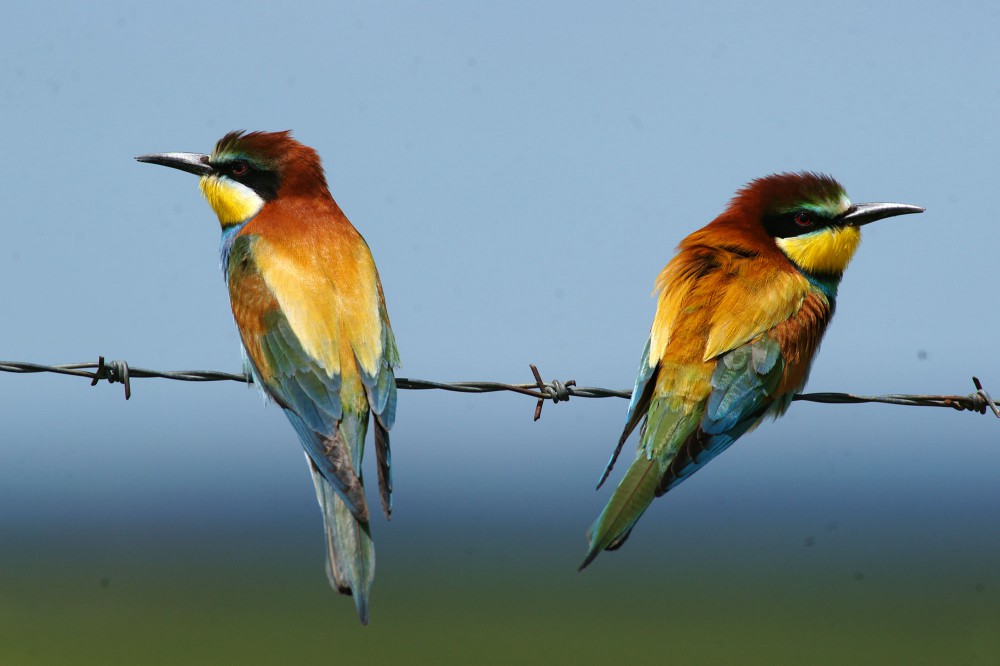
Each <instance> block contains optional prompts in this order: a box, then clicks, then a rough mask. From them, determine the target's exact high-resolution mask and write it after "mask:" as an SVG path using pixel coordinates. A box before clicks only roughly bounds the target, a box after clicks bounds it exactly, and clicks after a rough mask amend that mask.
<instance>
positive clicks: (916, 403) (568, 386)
mask: <svg viewBox="0 0 1000 666" xmlns="http://www.w3.org/2000/svg"><path fill="white" fill-rule="evenodd" d="M528 367H529V368H531V374H532V375H533V376H534V380H535V381H534V383H532V384H504V383H501V382H454V383H444V382H432V381H428V380H426V379H407V378H405V377H397V378H396V387H397V388H400V389H404V390H416V391H421V390H440V391H455V392H458V393H496V392H498V391H510V392H514V393H520V394H522V395H527V396H531V397H532V398H535V399H536V400H537V401H538V402H537V403H536V404H535V417H534V420H535V421H537V420H538V419H540V418H541V416H542V406H543V405H544V404H545V401H546V400H551V401H552V402H553V403H557V402H567V401H569V399H570V397H574V396H575V397H579V398H630V397H632V392H631V391H628V390H621V391H616V390H614V389H606V388H598V387H595V386H577V384H576V381H575V380H573V379H571V380H569V381H566V382H562V381H559V380H558V379H554V380H552V381H551V382H546V381H544V380H543V379H542V375H541V373H540V372H539V371H538V368H537V367H536V366H535V365H534V364H531V365H529V366H528ZM0 372H13V373H20V374H24V373H39V372H50V373H56V374H60V375H73V376H75V377H86V378H87V379H90V380H91V381H90V385H91V386H96V385H97V383H98V382H100V381H101V380H102V379H103V380H107V382H108V383H109V384H124V386H125V399H126V400H128V399H129V398H131V397H132V383H131V380H132V379H138V378H143V379H145V378H148V377H158V378H160V379H174V380H178V381H184V382H221V381H234V382H240V383H241V384H252V383H253V377H251V376H249V375H246V374H243V373H240V374H235V373H230V372H219V371H215V370H174V371H161V370H147V369H145V368H133V367H131V366H130V365H129V364H128V363H126V362H125V361H110V362H105V360H104V357H103V356H100V357H98V359H97V363H72V364H68V365H41V364H39V363H26V362H23V361H0ZM972 383H973V384H974V385H975V387H976V391H975V392H974V393H970V394H968V395H906V394H890V395H876V396H865V395H853V394H851V393H799V394H796V395H795V396H794V397H793V398H792V399H793V400H805V401H808V402H821V403H826V404H860V403H871V402H874V403H881V404H888V405H909V406H912V407H951V408H952V409H956V410H958V411H970V412H977V413H979V414H985V413H986V411H987V409H989V410H991V411H992V412H993V414H994V415H995V416H996V417H997V418H1000V407H998V406H997V403H996V402H995V401H994V400H993V398H992V397H991V396H990V394H989V393H988V392H987V391H986V389H984V388H983V384H982V382H981V381H979V378H978V377H973V378H972Z"/></svg>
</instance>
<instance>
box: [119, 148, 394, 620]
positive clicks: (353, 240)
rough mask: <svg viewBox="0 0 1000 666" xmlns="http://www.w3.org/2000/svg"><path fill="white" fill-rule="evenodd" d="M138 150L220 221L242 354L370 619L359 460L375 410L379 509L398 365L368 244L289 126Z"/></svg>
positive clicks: (337, 563)
mask: <svg viewBox="0 0 1000 666" xmlns="http://www.w3.org/2000/svg"><path fill="white" fill-rule="evenodd" d="M136 159H137V160H139V161H140V162H151V163H153V164H162V165H164V166H168V167H173V168H175V169H180V170H182V171H187V172H189V173H193V174H195V175H197V176H199V177H200V186H201V192H202V194H203V195H204V196H205V198H206V199H208V203H209V204H210V205H211V206H212V209H213V210H214V211H215V214H216V215H217V216H218V218H219V222H220V224H221V225H222V245H221V248H220V253H221V260H222V272H223V274H224V276H225V279H226V282H227V284H228V285H229V298H230V302H231V304H232V308H233V317H234V318H235V320H236V326H237V327H238V328H239V332H240V338H241V341H242V344H243V352H244V359H245V363H246V365H247V366H248V367H249V370H250V372H251V373H252V374H253V377H254V380H255V382H256V383H257V385H258V386H259V387H260V388H261V389H262V390H263V391H264V393H265V394H266V395H267V396H268V397H269V398H270V399H271V400H273V401H274V402H275V403H277V404H278V405H279V406H281V408H282V409H283V410H284V412H285V415H286V416H287V417H288V420H289V421H291V423H292V426H293V427H294V428H295V431H296V432H297V433H298V436H299V439H300V440H301V442H302V446H303V448H304V449H305V453H306V460H307V461H308V464H309V469H310V470H311V471H312V477H313V482H314V484H315V487H316V496H317V499H318V501H319V504H320V507H321V509H322V511H323V517H324V521H325V524H326V545H327V576H328V577H329V580H330V584H331V585H332V586H333V587H334V588H335V589H336V590H338V591H340V592H342V593H344V594H351V595H353V596H354V603H355V605H356V606H357V611H358V615H359V616H360V618H361V622H362V623H363V624H367V623H368V596H369V592H370V590H371V584H372V580H373V577H374V572H375V550H374V545H373V544H372V539H371V532H370V529H369V525H368V505H367V503H366V502H365V496H364V487H363V485H362V477H361V458H362V455H363V452H364V442H365V435H366V433H367V431H368V423H369V414H372V415H374V420H373V422H374V425H375V454H376V457H377V461H378V465H377V468H378V481H379V491H380V495H381V500H382V509H383V511H384V512H385V514H386V517H388V516H389V514H390V511H391V505H392V477H391V473H390V458H389V429H390V428H392V424H393V420H394V417H395V412H396V380H395V377H394V376H393V368H395V367H396V366H398V365H399V352H398V351H397V349H396V340H395V338H394V336H393V334H392V329H391V328H390V326H389V316H388V314H387V313H386V307H385V297H384V296H383V294H382V284H381V282H380V280H379V276H378V271H377V270H376V269H375V262H374V260H373V259H372V255H371V252H370V250H369V249H368V245H367V244H366V243H365V241H364V239H363V238H362V237H361V234H359V233H358V231H357V230H356V229H355V228H354V227H353V226H352V225H351V223H350V222H349V221H348V219H347V217H346V216H345V215H344V213H343V212H342V211H341V210H340V207H339V206H338V205H337V203H336V202H335V201H334V200H333V197H332V196H331V195H330V191H329V189H328V188H327V184H326V178H325V176H324V175H323V167H322V164H321V163H320V159H319V156H318V155H317V154H316V151H315V150H313V149H312V148H309V147H307V146H304V145H302V144H301V143H299V142H298V141H296V140H295V139H293V138H292V137H291V134H290V132H273V133H267V132H250V133H249V134H248V133H245V132H230V133H229V134H227V135H226V136H224V137H222V139H221V140H219V142H218V143H217V144H216V145H215V149H214V150H213V151H212V154H211V155H203V154H200V153H160V154H153V155H141V156H139V157H137V158H136Z"/></svg>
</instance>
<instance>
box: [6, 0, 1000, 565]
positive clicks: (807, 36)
mask: <svg viewBox="0 0 1000 666" xmlns="http://www.w3.org/2000/svg"><path fill="white" fill-rule="evenodd" d="M5 14H6V16H5V19H4V21H3V22H2V25H0V63H2V64H0V97H2V99H3V104H2V110H0V116H2V117H3V119H4V121H5V126H6V127H7V128H8V130H7V132H6V134H5V141H4V143H5V150H4V158H3V159H0V182H2V183H3V192H4V203H5V211H4V223H3V228H4V236H3V242H2V243H0V282H2V284H4V285H6V288H5V289H4V290H3V291H2V298H3V303H4V311H5V312H6V313H7V316H6V317H5V320H6V325H5V327H4V328H5V334H4V337H3V345H2V348H0V357H2V358H5V359H9V360H30V361H35V362H43V363H65V362H80V361H87V360H91V359H96V357H97V356H98V354H104V355H105V356H107V357H109V358H115V359H125V360H127V361H129V362H130V363H132V364H133V365H137V366H142V367H152V368H158V369H189V368H199V369H222V370H231V371H236V370H238V368H239V352H238V342H237V337H236V333H235V329H234V326H233V323H232V318H231V315H230V312H229V305H228V301H227V294H226V291H225V289H224V286H223V283H222V280H221V278H220V274H219V268H218V252H217V247H218V237H219V229H218V224H217V221H216V220H215V218H214V216H213V214H212V213H211V211H210V209H209V208H208V206H207V205H206V204H205V202H204V201H202V200H201V198H200V195H199V194H198V191H197V187H196V185H197V183H196V179H194V178H193V177H190V176H187V175H185V174H181V173H179V172H172V171H168V170H166V169H159V168H153V167H150V166H148V165H142V164H137V163H135V162H134V161H133V159H132V157H133V156H135V155H137V154H141V153H147V152H157V151H204V152H207V151H209V150H210V149H211V147H212V145H213V143H214V142H215V140H216V139H218V138H219V137H221V136H222V135H223V134H224V133H225V132H227V131H229V130H232V129H267V130H279V129H289V128H290V129H293V130H294V132H295V135H296V136H297V137H298V138H299V139H300V140H301V141H302V142H304V143H306V144H308V145H310V146H313V147H315V148H316V149H317V150H318V151H319V152H320V154H321V156H322V157H323V159H324V161H325V166H326V169H327V174H328V179H329V182H330V186H331V190H332V192H333V194H334V197H335V198H336V199H337V200H338V202H339V203H340V204H341V206H342V207H343V208H344V210H345V211H346V212H347V214H348V216H349V217H350V218H351V220H352V221H353V222H354V224H355V225H356V226H357V227H358V229H359V230H360V231H361V233H362V234H363V235H364V236H365V238H366V239H367V241H368V243H369V245H370V246H371V248H372V251H373V253H374V256H375V259H376V261H377V263H378V266H379V269H380V272H381V275H382V280H383V284H384V286H385V291H386V295H387V301H388V306H389V312H390V315H391V317H392V322H393V326H394V329H395V331H396V336H397V340H398V342H399V347H400V351H401V354H402V357H403V362H404V367H403V368H402V370H401V371H400V373H399V374H400V375H401V376H406V377H416V378H423V379H433V380H440V381H452V380H474V379H482V380H497V381H509V382H521V381H530V374H529V371H528V363H536V364H538V365H539V367H540V369H541V371H542V373H543V375H544V376H546V377H557V378H560V379H563V380H567V379H576V380H577V381H578V382H579V383H580V384H585V385H595V386H608V387H612V388H625V387H630V386H631V384H632V379H633V373H634V369H635V367H636V363H637V360H638V357H639V354H640V352H641V350H642V346H643V343H644V341H645V337H646V335H647V333H648V329H649V325H650V322H651V320H652V315H653V308H654V303H653V301H652V300H651V299H650V292H651V290H652V286H653V281H654V278H655V276H656V275H657V273H658V272H659V270H660V269H661V268H662V266H663V265H664V264H665V263H666V262H667V261H668V260H669V258H670V257H671V256H672V253H673V248H674V247H675V245H676V244H677V242H678V241H680V239H681V238H682V237H683V236H684V235H686V234H687V233H689V232H691V231H693V230H694V229H696V228H698V227H700V226H702V225H703V224H705V223H707V222H708V221H709V220H711V219H712V218H713V217H714V216H715V215H716V214H718V213H719V212H720V211H721V210H722V208H723V207H724V205H725V203H726V201H727V200H728V199H729V197H730V196H731V195H732V194H733V192H734V191H735V190H736V189H738V188H739V187H741V186H742V185H743V184H744V183H746V182H747V181H748V180H750V179H752V178H755V177H758V176H762V175H765V174H768V173H772V172H777V171H794V170H803V169H808V170H816V171H821V172H826V173H830V174H832V175H834V176H835V177H836V178H838V179H839V180H840V181H841V182H842V183H843V184H844V185H845V187H846V188H847V191H848V193H849V195H850V196H851V198H852V199H853V200H854V201H856V202H866V201H898V202H904V203H911V204H917V205H921V206H924V207H926V209H927V212H926V213H925V214H923V215H920V216H907V217H901V218H897V219H893V220H889V221H886V222H883V223H880V224H876V225H873V226H871V227H866V229H865V241H864V243H863V245H862V247H861V249H860V250H859V252H858V254H857V256H856V258H855V261H854V264H853V265H852V266H851V268H850V269H849V271H848V273H847V275H846V278H845V280H844V283H843V285H842V288H841V294H840V300H839V304H838V305H839V307H838V311H837V316H836V318H835V320H834V323H833V325H832V327H831V329H830V330H829V331H828V334H827V337H826V341H825V342H824V345H823V349H822V350H821V353H820V356H819V359H818V360H817V362H816V364H815V365H814V367H813V372H812V377H811V381H810V384H809V387H808V388H809V389H810V390H817V391H820V390H828V391H851V392H856V393H887V392H913V393H939V392H945V393H967V392H969V391H971V390H972V384H971V380H970V377H971V376H972V375H973V374H977V375H978V376H980V377H981V378H983V380H984V381H985V382H986V385H987V388H993V389H994V391H995V392H997V393H998V394H1000V366H998V363H997V357H996V353H995V351H994V350H993V348H992V346H991V344H990V336H991V335H992V333H993V332H994V331H995V330H996V329H997V325H998V323H1000V315H998V313H997V309H996V308H995V307H994V306H993V305H992V294H993V292H994V291H995V285H996V282H997V280H996V278H997V271H996V247H997V245H996V242H995V240H994V235H995V212H994V211H993V207H994V201H995V199H996V196H995V195H996V191H997V187H998V185H1000V178H998V177H1000V164H998V157H997V156H998V155H1000V125H998V123H997V118H1000V80H998V78H997V73H996V63H997V62H998V60H1000V46H998V43H997V40H996V39H995V37H996V32H997V28H998V23H1000V21H998V19H1000V9H998V8H997V6H996V5H995V4H994V3H985V2H983V3H958V4H953V5H952V6H950V7H947V8H946V7H944V6H943V5H937V6H931V5H930V3H926V6H925V3H920V4H919V6H917V4H916V3H875V4H873V3H842V4H840V5H838V6H837V8H836V9H834V8H832V6H831V5H830V4H829V3H801V2H787V3H782V2H759V3H752V4H748V5H745V6H734V5H733V4H731V3H701V4H699V5H698V6H697V7H695V6H689V5H688V4H686V3H678V4H672V3H630V4H627V5H624V6H623V5H622V4H621V3H607V4H597V3H583V4H580V3H546V4H544V5H543V4H539V3H516V2H515V3H489V4H485V3H457V2H456V3H420V4H403V3H343V2H337V3H316V4H314V5H309V4H298V3H277V4H272V5H268V6H263V5H262V6H255V5H253V4H250V5H248V4H245V3H242V4H236V3H176V4H175V3H103V4H102V5H100V6H89V5H88V6H84V5H79V4H73V3H43V2H39V3H24V4H18V5H15V6H11V7H8V8H7V9H6V11H5ZM133 389H134V391H133V392H134V396H133V398H132V400H131V401H130V402H129V403H127V404H126V403H125V402H124V401H123V400H122V397H121V390H120V387H108V386H101V387H98V388H94V389H91V388H89V387H88V386H87V385H86V383H85V382H83V381H79V380H72V379H68V378H63V377H56V376H16V375H0V396H2V398H3V400H2V405H3V406H2V407H0V414H2V415H3V416H2V418H3V421H4V424H3V427H2V435H0V442H2V445H0V505H2V506H4V507H5V508H4V510H3V511H0V526H2V527H3V529H4V531H5V534H6V535H7V538H8V539H9V542H10V543H14V542H18V541H19V540H23V539H24V538H26V536H25V535H27V534H28V533H34V532H33V531H35V530H39V529H40V530H43V531H44V530H47V529H48V530H51V531H52V533H53V534H56V528H55V527H45V526H47V525H51V526H54V525H58V524H61V521H65V520H71V521H72V522H73V523H74V524H75V525H76V526H77V527H80V526H83V528H84V529H86V528H87V527H88V526H89V528H91V529H94V530H101V529H107V525H108V524H109V522H110V523H112V524H113V523H115V521H119V520H121V521H133V522H141V523H143V524H144V525H146V526H147V527H149V526H150V525H152V526H153V528H154V529H155V528H156V527H157V526H163V525H168V524H169V525H175V524H182V525H183V524H184V522H185V520H186V519H187V518H186V516H187V515H188V514H187V513H186V512H188V511H197V512H202V513H205V514H206V515H208V514H210V515H216V514H217V515H218V522H219V524H222V523H223V522H224V521H237V522H238V521H240V520H245V519H247V514H246V513H244V512H251V513H252V512H258V511H264V512H268V511H270V512H273V513H274V514H275V515H277V516H282V517H294V519H295V520H301V521H302V522H303V525H304V527H303V529H304V530H315V531H317V532H318V530H319V529H320V519H319V515H318V512H316V510H315V507H314V506H313V505H312V502H313V500H312V499H311V494H312V487H311V482H310V481H309V478H308V475H307V473H306V469H305V465H304V463H303V461H302V459H301V454H300V453H299V452H298V448H299V447H298V444H297V443H296V441H295V437H294V435H293V433H292V431H291V429H290V428H289V427H288V424H287V423H286V421H285V419H284V418H283V417H282V416H281V414H280V412H279V410H277V409H275V408H273V407H271V408H264V406H263V405H262V403H261V400H260V399H259V397H258V396H257V395H256V394H255V393H254V392H252V391H250V390H247V389H244V388H241V387H239V386H237V385H188V384H180V383H173V382H164V381H157V380H146V381H141V382H139V381H137V382H136V383H135V385H134V387H133ZM532 409H533V403H532V401H531V400H530V399H528V398H523V397H519V396H513V395H510V396H504V395H497V396H462V395H454V394H440V393H434V392H424V393H410V392H404V393H402V394H401V395H400V400H399V410H398V416H397V426H396V428H395V430H394V431H393V442H394V463H395V465H396V473H395V480H396V490H397V494H396V506H397V512H396V515H395V516H394V520H393V524H392V525H391V526H388V527H387V526H386V525H384V524H378V525H376V533H377V538H378V535H379V534H386V533H388V532H391V530H393V529H399V530H406V529H414V526H420V525H425V524H428V522H435V521H440V520H441V518H442V517H444V518H446V519H448V520H453V521H454V524H455V525H456V527H455V528H454V529H455V530H460V527H459V526H461V525H469V524H474V525H477V526H478V527H481V528H483V529H488V530H490V531H492V532H494V533H496V534H499V535H501V537H502V538H509V539H510V540H511V541H514V542H516V534H517V532H516V527H514V526H517V525H524V524H532V525H536V526H538V525H542V526H545V527H546V529H549V530H551V533H552V534H553V535H554V537H553V538H557V539H560V540H565V541H566V542H568V543H572V544H575V545H574V546H573V548H570V549H567V551H566V557H567V562H568V565H570V566H572V565H575V563H576V561H577V559H578V558H579V556H580V555H581V554H582V550H583V545H584V542H583V531H584V529H585V528H586V526H587V525H588V524H589V522H590V520H591V519H592V518H593V516H594V515H596V512H597V511H598V510H599V509H600V507H601V506H602V505H603V503H604V501H605V500H606V498H607V495H608V492H609V489H605V491H604V492H603V493H594V492H593V491H592V488H593V483H594V482H595V481H596V479H597V476H598V474H599V473H600V471H601V469H602V467H603V465H604V463H605V461H606V459H607V456H608V454H609V453H610V451H611V449H612V447H613V445H614V443H615V442H616V440H617V437H618V435H619V433H620V428H621V422H622V419H623V417H624V411H625V402H624V401H621V400H600V401H596V400H595V401H585V400H573V401H572V402H570V403H569V404H566V405H562V404H560V405H557V406H552V405H549V406H547V407H546V409H545V413H544V416H543V418H542V420H541V421H540V422H538V423H532V422H531V413H532ZM997 428H998V424H997V423H996V422H995V420H994V419H992V417H990V418H986V417H979V416H972V415H968V414H964V415H963V414H957V413H954V412H951V411H949V410H929V409H923V410H921V409H907V408H893V407H878V406H824V405H806V404H797V405H795V406H794V407H793V409H792V410H791V412H790V413H789V414H788V416H787V417H786V418H784V419H782V421H780V422H778V423H775V424H767V425H766V426H765V427H762V428H761V429H760V430H758V431H757V432H755V433H753V434H752V435H750V436H748V437H747V438H745V439H744V440H741V441H740V442H739V443H738V444H737V445H736V446H734V447H733V449H731V450H730V451H729V452H727V453H726V454H725V455H723V456H721V457H720V458H719V459H718V460H716V461H714V462H713V463H712V465H711V466H709V467H708V468H706V470H704V471H702V472H700V473H699V474H698V476H696V477H695V478H694V479H692V480H691V481H689V482H688V483H686V484H685V485H684V486H683V487H682V489H680V490H679V491H677V492H676V493H672V494H671V496H670V497H669V498H667V499H663V500H659V501H658V502H657V503H656V504H655V505H654V507H653V509H652V510H651V511H650V512H649V513H648V514H647V516H646V517H645V518H644V519H643V523H642V524H641V529H640V530H637V532H636V538H635V539H634V540H633V541H634V542H633V543H630V544H629V546H630V548H632V547H634V548H635V549H636V552H637V553H638V552H639V550H640V549H641V548H642V546H640V545H639V542H640V540H641V539H648V541H646V543H647V545H648V544H652V543H654V542H655V543H660V541H661V540H663V539H669V540H671V543H672V545H673V546H675V547H677V548H680V549H683V548H695V545H694V543H695V542H696V541H697V539H695V537H694V536H692V535H696V534H698V533H699V532H698V530H705V533H706V534H708V533H712V534H720V535H722V534H726V535H728V536H726V537H725V539H728V541H726V543H732V540H733V539H736V537H734V536H732V534H744V532H741V531H740V530H746V534H744V536H745V537H746V539H747V540H748V541H749V545H746V542H744V546H743V547H764V546H766V547H767V548H779V549H780V548H781V547H782V545H781V543H782V542H781V541H780V540H777V541H773V542H772V541H769V540H768V539H767V538H766V537H764V536H754V535H755V534H756V532H755V530H758V531H760V533H761V534H764V533H767V530H768V529H772V528H773V529H776V530H779V531H780V529H781V526H782V525H795V528H794V529H795V530H799V529H800V527H801V530H803V531H806V532H808V531H809V530H811V529H816V530H821V529H823V526H824V525H827V524H829V522H830V521H831V520H835V521H837V522H838V524H846V525H853V526H854V529H856V530H857V532H854V534H855V537H856V539H857V540H856V541H852V542H851V543H856V544H863V543H865V539H866V538H867V539H876V540H878V539H885V540H886V543H890V542H892V543H904V542H905V543H906V544H908V545H907V552H913V551H917V552H920V551H923V552H937V550H936V549H937V548H938V546H939V544H940V543H941V542H942V539H943V538H944V535H946V536H947V538H948V539H949V540H950V541H952V542H954V543H967V544H969V545H968V548H969V549H972V551H971V552H973V553H974V554H975V553H979V554H984V556H985V553H988V552H990V553H991V552H995V551H996V550H997V549H998V548H1000V544H998V542H997V537H996V532H995V520H994V518H995V516H996V514H997V511H998V510H1000V499H998V495H997V494H996V492H995V488H996V484H995V479H996V476H997V473H998V471H1000V446H998V432H1000V431H998V430H997ZM631 446H632V445H631V444H629V445H627V447H628V448H631ZM411 507H412V508H411ZM830 516H833V518H830ZM283 519H284V518H283ZM288 519H292V518H288ZM205 520H208V519H205ZM796 521H798V522H796ZM400 524H401V526H400ZM39 526H42V527H39ZM408 526H409V527H408ZM776 526H777V527H776ZM442 529H444V528H442ZM727 529H731V530H735V532H727V531H726V530H727ZM789 529H792V528H789ZM678 530H680V532H678ZM685 530H688V531H685ZM795 534H798V532H795ZM504 535H506V536H505V537H504ZM640 535H642V536H640ZM984 535H985V536H984ZM989 535H992V536H989ZM189 536H190V535H189ZM452 536H453V537H454V538H459V536H460V534H459V532H455V533H454V534H452ZM688 537H690V538H691V539H695V541H694V542H693V541H689V540H687V539H688ZM894 537H898V539H897V540H896V541H893V538H894ZM54 538H57V537H54ZM192 538H193V537H192ZM719 538H720V539H721V538H723V537H722V536H720V537H719ZM795 539H798V536H796V537H795ZM0 543H2V542H0ZM868 543H871V542H870V541H869V542H868ZM879 543H881V542H879ZM315 545H316V549H317V566H318V558H319V541H318V536H317V540H316V544H315ZM518 547H519V548H523V550H519V551H518V552H520V553H522V554H523V555H524V556H527V554H528V553H529V552H530V548H531V544H521V545H520V546H518ZM859 547H860V546H859ZM844 548H846V549H847V550H848V552H849V550H850V547H849V545H845V546H844ZM627 552H628V550H627V549H626V550H625V551H622V553H621V554H615V555H613V556H611V557H608V558H602V560H601V561H600V562H599V564H601V565H602V568H605V569H608V568H611V567H614V566H615V565H614V562H613V561H612V562H605V561H604V559H608V560H613V558H619V562H628V561H631V560H630V559H626V558H629V557H630V556H629V555H627V554H626V553H627ZM949 552H951V553H952V554H951V557H952V558H955V559H954V561H953V563H954V564H955V565H956V566H960V564H961V562H963V561H965V560H964V559H963V558H964V557H966V556H969V557H971V556H972V555H969V553H968V552H965V551H961V550H959V551H958V553H959V554H955V552H954V551H949ZM631 557H632V558H635V557H638V555H635V556H631ZM619 566H621V565H619Z"/></svg>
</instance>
